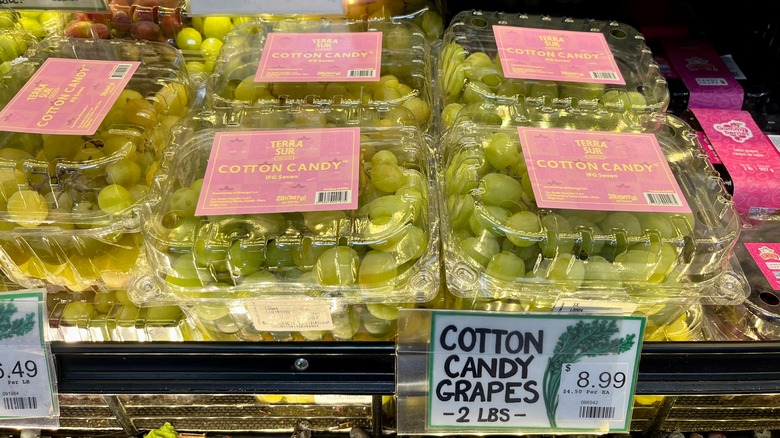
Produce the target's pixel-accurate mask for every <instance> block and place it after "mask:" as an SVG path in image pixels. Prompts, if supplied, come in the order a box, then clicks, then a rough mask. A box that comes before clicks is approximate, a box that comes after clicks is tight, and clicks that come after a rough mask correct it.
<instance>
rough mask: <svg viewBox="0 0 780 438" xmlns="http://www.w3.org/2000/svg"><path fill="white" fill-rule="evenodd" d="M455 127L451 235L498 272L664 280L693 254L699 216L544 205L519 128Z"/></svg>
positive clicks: (511, 279)
mask: <svg viewBox="0 0 780 438" xmlns="http://www.w3.org/2000/svg"><path fill="white" fill-rule="evenodd" d="M449 135H452V136H455V137H451V141H452V142H453V144H452V146H457V147H452V148H451V149H448V151H447V157H446V163H447V164H446V167H445V169H444V172H443V175H442V176H443V183H442V186H443V187H442V190H443V196H445V199H446V209H447V218H448V227H449V234H450V236H449V242H450V243H449V244H450V245H451V246H452V251H454V252H455V253H458V254H460V255H461V257H464V258H465V259H467V260H469V262H470V263H471V264H473V265H474V266H476V267H477V268H478V269H479V270H481V271H483V272H484V273H485V274H486V275H487V276H489V277H490V278H492V279H496V280H499V281H501V282H505V283H506V282H508V283H518V282H519V283H526V282H539V281H545V282H548V281H550V282H555V285H556V287H559V288H562V289H564V290H576V289H579V288H581V287H585V286H589V287H592V286H604V287H621V285H623V284H661V283H664V282H666V281H670V280H671V279H670V278H667V277H668V276H669V274H670V273H671V272H672V271H673V270H674V269H675V268H676V267H678V265H680V264H682V263H684V253H683V248H684V242H685V240H686V239H687V238H688V236H690V235H691V234H692V227H693V224H694V222H693V218H692V217H691V215H689V214H671V213H645V212H625V211H595V210H567V209H560V210H550V209H540V208H539V207H538V206H537V205H536V202H535V196H534V191H533V186H532V184H531V180H530V178H529V175H528V170H527V167H526V163H525V161H524V158H523V153H522V145H521V144H520V143H519V141H518V138H517V135H516V132H512V131H511V130H506V131H491V132H489V133H485V134H477V135H474V136H469V135H468V134H465V133H462V132H460V133H458V132H455V133H450V134H449ZM446 142H447V140H445V143H446ZM447 144H448V145H449V143H447Z"/></svg>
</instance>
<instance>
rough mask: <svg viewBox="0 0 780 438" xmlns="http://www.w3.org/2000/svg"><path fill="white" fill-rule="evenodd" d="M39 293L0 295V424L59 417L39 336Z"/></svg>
mask: <svg viewBox="0 0 780 438" xmlns="http://www.w3.org/2000/svg"><path fill="white" fill-rule="evenodd" d="M44 302H45V301H44V295H43V292H19V293H12V294H7V295H0V351H2V352H3V354H2V355H0V424H1V425H13V426H15V427H24V426H35V425H38V426H40V425H42V424H51V423H50V422H46V421H41V420H40V419H47V418H48V419H51V418H55V417H58V416H59V408H58V405H57V399H56V397H55V395H54V377H53V375H52V372H51V370H52V368H51V366H50V365H51V362H52V359H51V354H50V352H49V350H48V348H47V345H46V343H45V340H44V337H43V333H44V332H43V330H44V328H43V324H44V322H45V320H46V318H45V314H44Z"/></svg>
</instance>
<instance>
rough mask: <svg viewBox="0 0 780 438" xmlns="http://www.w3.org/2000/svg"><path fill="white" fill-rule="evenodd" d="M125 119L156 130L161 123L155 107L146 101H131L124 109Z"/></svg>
mask: <svg viewBox="0 0 780 438" xmlns="http://www.w3.org/2000/svg"><path fill="white" fill-rule="evenodd" d="M123 111H124V115H125V118H126V119H127V120H128V121H129V122H130V123H134V124H136V125H138V126H143V127H144V128H154V127H155V126H157V125H158V124H159V123H160V118H159V116H158V115H157V111H156V110H155V108H154V105H153V104H152V103H151V102H149V101H148V100H146V99H130V100H128V101H127V104H125V107H124V109H123Z"/></svg>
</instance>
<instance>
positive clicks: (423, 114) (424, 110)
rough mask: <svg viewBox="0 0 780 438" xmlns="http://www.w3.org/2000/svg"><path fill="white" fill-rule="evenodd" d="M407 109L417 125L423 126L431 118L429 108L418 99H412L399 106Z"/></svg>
mask: <svg viewBox="0 0 780 438" xmlns="http://www.w3.org/2000/svg"><path fill="white" fill-rule="evenodd" d="M401 106H402V107H404V108H406V109H408V110H409V111H410V112H411V113H412V114H413V115H414V119H415V120H416V121H417V123H418V124H420V125H423V124H425V122H427V121H428V119H429V118H430V117H431V106H430V105H428V103H427V102H425V101H424V100H422V99H420V98H419V97H412V98H411V99H408V100H406V101H404V102H403V103H402V104H401Z"/></svg>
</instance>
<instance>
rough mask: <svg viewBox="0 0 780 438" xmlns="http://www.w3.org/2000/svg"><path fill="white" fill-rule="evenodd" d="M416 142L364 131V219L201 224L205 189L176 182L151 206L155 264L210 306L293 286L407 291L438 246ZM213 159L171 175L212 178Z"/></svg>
mask: <svg viewBox="0 0 780 438" xmlns="http://www.w3.org/2000/svg"><path fill="white" fill-rule="evenodd" d="M406 141H409V139H408V138H407V139H405V138H404V137H403V136H402V135H401V131H400V130H387V131H385V130H376V131H374V130H370V131H369V130H364V131H363V133H362V134H361V150H360V175H359V191H358V193H357V197H358V209H357V210H333V211H304V212H299V213H268V214H246V215H238V216H195V206H196V205H197V202H198V199H199V196H200V194H201V191H202V185H203V181H202V179H196V180H194V181H192V182H190V183H189V184H186V183H185V184H182V183H180V182H177V181H172V180H173V178H170V179H167V181H170V184H171V185H169V186H168V187H163V188H161V190H160V194H159V196H162V197H163V198H161V199H160V200H159V201H158V202H156V203H154V204H152V205H151V208H152V211H151V212H150V214H151V215H152V217H151V218H150V220H149V221H150V222H151V225H150V228H149V229H150V230H151V231H152V232H153V237H152V239H151V240H150V241H151V245H153V247H154V250H155V251H154V254H153V255H152V256H150V257H149V258H150V260H160V263H162V264H164V265H167V266H164V267H162V268H161V271H162V272H161V273H160V274H158V275H159V276H160V277H161V278H164V280H165V282H166V284H167V285H168V287H172V288H174V289H176V290H181V291H183V292H182V293H186V291H187V289H188V288H189V289H190V290H193V291H195V292H194V293H195V296H197V295H198V294H200V296H202V297H215V296H219V297H237V296H238V295H241V294H242V293H248V294H249V295H250V296H251V295H253V294H257V293H259V292H258V291H260V292H262V291H274V290H277V291H281V290H284V288H285V284H294V285H298V287H301V286H302V287H304V288H309V289H315V290H316V289H320V288H323V289H328V288H334V289H335V288H338V289H341V288H352V289H359V290H384V289H387V288H392V287H393V285H396V284H401V283H400V281H401V280H399V278H403V277H406V276H408V275H409V274H407V272H408V271H411V272H414V270H415V268H416V266H417V262H418V260H420V259H421V258H423V256H424V255H425V254H426V253H427V251H428V248H429V241H430V240H431V238H432V236H431V235H430V225H429V220H430V218H429V216H428V208H429V194H428V185H429V181H428V177H427V176H426V175H427V164H426V160H425V159H424V156H425V155H424V152H423V150H422V149H420V148H419V144H418V145H415V144H414V143H413V142H412V143H408V144H407V143H405V142H406ZM208 153H209V150H208V148H204V149H203V150H202V151H201V153H200V155H198V154H192V155H190V156H186V155H181V156H180V157H179V159H180V161H175V160H174V162H172V164H171V165H170V167H169V166H166V165H164V166H165V168H166V169H168V168H170V169H176V168H192V167H193V166H192V165H186V164H184V162H185V161H190V160H194V161H198V162H199V163H202V164H201V165H200V166H199V168H200V169H203V164H205V161H206V160H207V158H208ZM200 172H205V169H203V170H201V171H200ZM202 175H203V174H202V173H201V174H200V175H197V174H196V175H187V176H186V178H190V177H193V176H194V177H198V176H202ZM179 181H181V180H179ZM163 184H165V182H163ZM157 195H158V194H155V196H157ZM209 288H211V289H209ZM212 289H213V290H214V292H208V293H206V292H202V291H209V290H212ZM234 289H235V290H237V291H238V292H233V291H232V290H234ZM225 291H227V292H225ZM223 292H224V293H223ZM188 296H189V297H190V298H191V297H192V295H188Z"/></svg>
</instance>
